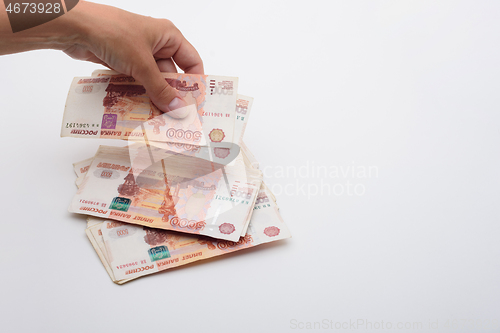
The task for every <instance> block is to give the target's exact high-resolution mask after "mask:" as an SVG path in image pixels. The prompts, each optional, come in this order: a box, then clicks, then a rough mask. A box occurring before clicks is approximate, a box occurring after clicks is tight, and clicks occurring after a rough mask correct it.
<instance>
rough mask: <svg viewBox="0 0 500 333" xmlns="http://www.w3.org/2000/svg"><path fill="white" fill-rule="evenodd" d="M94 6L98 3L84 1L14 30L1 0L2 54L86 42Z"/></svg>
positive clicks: (65, 46)
mask: <svg viewBox="0 0 500 333" xmlns="http://www.w3.org/2000/svg"><path fill="white" fill-rule="evenodd" d="M93 6H96V4H93V3H87V2H84V1H80V2H79V3H78V5H77V6H76V7H75V8H73V9H72V10H71V11H69V12H68V13H66V14H64V15H62V16H60V17H58V18H56V19H54V20H52V21H49V22H47V23H44V24H41V25H39V26H36V27H33V28H30V29H27V30H23V31H19V32H16V33H13V32H12V29H11V26H10V23H9V18H8V16H7V12H6V10H5V5H4V2H3V1H0V55H5V54H11V53H18V52H24V51H31V50H38V49H57V50H64V49H67V48H68V47H70V46H72V45H75V44H81V43H85V38H84V36H85V31H86V29H87V27H86V25H85V22H86V19H87V18H89V19H91V18H92V15H91V13H90V12H91V11H92V10H93V8H92V7H93ZM97 6H99V5H97Z"/></svg>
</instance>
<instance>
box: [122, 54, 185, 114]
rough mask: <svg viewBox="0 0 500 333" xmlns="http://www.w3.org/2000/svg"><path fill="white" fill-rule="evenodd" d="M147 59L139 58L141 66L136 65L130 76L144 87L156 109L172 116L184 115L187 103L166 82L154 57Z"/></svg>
mask: <svg viewBox="0 0 500 333" xmlns="http://www.w3.org/2000/svg"><path fill="white" fill-rule="evenodd" d="M147 59H149V60H145V59H141V62H140V63H141V66H138V68H137V69H138V70H137V72H135V73H132V76H133V77H134V78H135V79H136V80H138V81H139V82H140V83H141V84H142V85H143V86H144V88H146V92H147V94H148V95H149V98H151V101H152V102H153V103H154V104H155V105H156V106H157V107H158V109H160V110H161V111H163V112H166V113H167V114H168V115H169V116H172V117H173V118H184V117H186V115H187V113H188V110H187V109H188V108H187V103H186V102H185V101H184V100H183V99H182V97H181V96H180V95H179V93H178V92H177V90H176V89H174V88H173V87H171V86H170V85H169V84H168V83H167V81H166V80H165V78H164V77H163V75H162V74H161V72H160V69H159V68H158V65H157V64H156V61H155V60H154V58H153V57H152V56H151V57H150V58H149V57H148V58H147Z"/></svg>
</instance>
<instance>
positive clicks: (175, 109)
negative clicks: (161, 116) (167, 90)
mask: <svg viewBox="0 0 500 333" xmlns="http://www.w3.org/2000/svg"><path fill="white" fill-rule="evenodd" d="M168 109H169V110H170V111H169V112H167V114H168V115H169V116H170V117H172V118H177V119H183V118H185V117H186V116H187V115H188V114H189V110H188V109H189V108H188V105H187V104H186V102H185V101H183V100H182V99H180V98H179V97H175V98H174V99H173V100H172V101H171V102H170V104H169V105H168Z"/></svg>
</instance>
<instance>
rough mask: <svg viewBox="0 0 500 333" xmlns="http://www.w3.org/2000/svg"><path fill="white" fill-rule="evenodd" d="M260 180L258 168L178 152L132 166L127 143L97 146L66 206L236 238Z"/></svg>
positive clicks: (153, 226) (194, 231) (122, 219)
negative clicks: (142, 167)
mask: <svg viewBox="0 0 500 333" xmlns="http://www.w3.org/2000/svg"><path fill="white" fill-rule="evenodd" d="M261 183H262V172H261V171H260V170H256V169H251V168H247V167H246V166H245V165H241V164H235V165H234V166H231V167H229V166H216V165H215V164H214V163H212V162H208V161H203V160H201V161H199V160H196V161H195V162H193V160H192V159H191V158H190V157H186V156H184V155H178V154H172V156H171V157H170V158H167V159H164V160H161V163H155V164H153V165H151V166H150V167H149V168H147V169H145V170H140V171H137V170H134V169H132V168H131V162H130V156H129V150H128V148H127V147H124V148H120V147H107V146H101V147H100V148H99V150H98V152H97V154H96V156H95V157H94V159H93V161H92V164H91V165H90V167H89V168H88V171H87V174H86V176H85V177H84V179H83V181H81V183H80V187H79V189H78V191H77V194H76V195H75V197H74V198H73V200H72V202H71V205H70V208H69V210H70V212H74V213H80V214H87V215H92V216H97V217H103V218H111V219H115V220H118V221H123V222H129V223H133V224H140V225H145V226H148V227H152V228H160V229H168V230H177V231H180V232H186V233H193V234H201V235H206V236H210V237H215V238H220V239H226V240H230V241H237V240H238V239H239V237H240V235H241V233H242V232H243V230H244V228H245V227H246V226H247V225H248V223H247V222H248V220H249V219H250V217H251V214H252V212H253V210H252V208H253V205H254V203H255V200H256V199H257V194H258V190H259V188H260V186H261Z"/></svg>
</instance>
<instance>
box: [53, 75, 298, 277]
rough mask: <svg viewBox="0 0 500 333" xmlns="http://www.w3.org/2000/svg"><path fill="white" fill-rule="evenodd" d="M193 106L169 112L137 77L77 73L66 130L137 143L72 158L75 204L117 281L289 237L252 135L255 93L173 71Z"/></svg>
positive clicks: (224, 80) (172, 78)
mask: <svg viewBox="0 0 500 333" xmlns="http://www.w3.org/2000/svg"><path fill="white" fill-rule="evenodd" d="M164 76H165V79H166V81H167V82H168V83H169V85H170V86H172V87H173V88H175V89H176V90H177V91H178V93H179V94H180V95H181V96H182V97H183V99H184V100H185V101H186V103H187V106H186V107H183V108H181V109H178V110H174V111H171V112H168V113H162V112H161V111H159V110H158V109H157V108H156V106H155V105H154V104H153V103H152V102H151V101H150V99H149V98H148V96H147V94H146V91H145V89H144V87H143V86H142V85H141V84H140V83H138V82H136V81H135V80H134V79H133V78H131V77H128V76H125V75H121V74H118V73H116V72H112V71H108V70H98V71H95V72H94V73H93V74H92V76H90V77H77V78H75V79H74V80H73V82H72V84H71V88H70V91H69V94H68V98H67V101H66V108H65V112H64V118H63V124H62V129H61V136H63V137H76V138H101V139H102V138H105V139H121V140H126V141H128V145H124V146H123V147H116V146H100V147H99V149H98V150H97V152H96V154H95V156H93V157H90V158H87V159H85V160H83V161H81V162H77V163H74V164H73V167H74V170H75V173H76V175H77V180H76V185H77V187H78V190H77V193H76V195H75V197H74V198H73V199H72V201H71V204H70V207H69V211H70V212H72V213H78V214H85V215H88V218H87V229H86V233H87V236H88V238H89V239H90V241H91V243H92V246H93V247H94V249H95V251H96V252H97V254H98V256H99V258H100V259H101V262H102V264H103V265H104V267H105V268H106V271H107V272H108V274H109V276H110V277H111V279H112V280H113V282H115V283H118V284H123V283H125V282H128V281H130V280H132V279H135V278H138V277H141V276H144V275H149V274H152V273H156V272H159V271H163V270H166V269H169V268H172V267H177V266H181V265H185V264H188V263H191V262H194V261H198V260H201V259H206V258H211V257H214V256H218V255H222V254H225V253H230V252H234V251H237V250H240V249H245V248H249V247H253V246H256V245H259V244H263V243H268V242H272V241H277V240H281V239H285V238H289V237H291V236H290V232H289V231H288V229H287V227H286V225H285V224H284V222H283V220H282V218H281V216H280V213H279V208H278V206H277V204H276V198H275V197H274V195H273V194H272V193H271V191H270V190H269V188H268V187H267V186H266V185H265V183H264V182H263V179H262V172H261V171H260V170H259V163H258V162H257V160H256V159H255V157H254V155H253V154H252V153H251V152H250V151H249V150H248V147H247V146H246V145H245V143H244V142H243V135H244V132H245V127H246V124H247V122H248V118H249V115H250V111H251V107H252V103H253V99H252V98H251V97H247V96H243V95H239V94H238V93H237V90H238V79H237V78H234V77H222V76H211V75H193V74H177V73H168V74H167V73H165V74H164Z"/></svg>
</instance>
